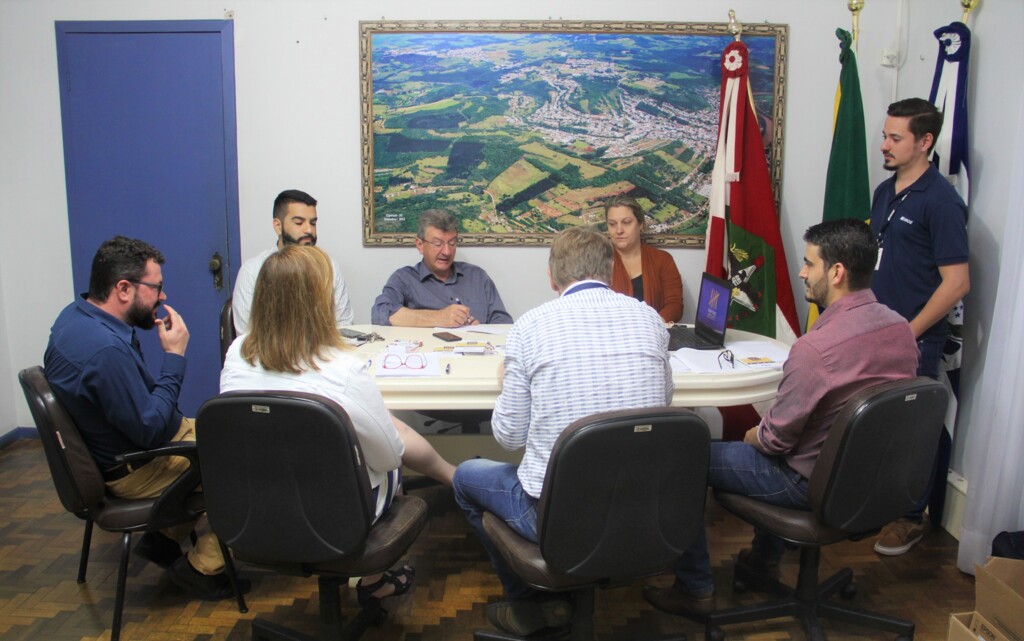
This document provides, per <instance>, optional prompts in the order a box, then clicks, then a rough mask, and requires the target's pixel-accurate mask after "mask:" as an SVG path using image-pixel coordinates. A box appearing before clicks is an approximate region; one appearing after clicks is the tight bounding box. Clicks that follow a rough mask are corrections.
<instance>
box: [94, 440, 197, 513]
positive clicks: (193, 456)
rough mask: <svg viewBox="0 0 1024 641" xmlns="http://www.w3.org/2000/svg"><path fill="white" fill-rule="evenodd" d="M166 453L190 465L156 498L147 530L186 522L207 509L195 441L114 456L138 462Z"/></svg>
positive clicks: (162, 455)
mask: <svg viewBox="0 0 1024 641" xmlns="http://www.w3.org/2000/svg"><path fill="white" fill-rule="evenodd" d="M165 456H181V457H184V458H186V459H188V463H189V465H188V468H187V469H185V471H184V472H182V473H181V475H180V476H179V477H178V478H176V479H175V480H174V481H173V482H171V484H170V485H168V486H167V487H166V488H165V489H164V491H163V492H162V493H161V494H160V496H158V497H157V498H156V501H155V502H154V503H153V508H152V509H151V510H150V513H149V518H148V519H147V524H146V529H147V530H149V531H153V530H160V529H163V528H166V527H171V526H174V525H179V524H181V523H187V522H188V521H191V520H194V519H196V518H198V517H199V516H200V515H201V514H202V513H203V512H205V511H206V508H205V505H204V504H203V501H202V498H201V495H200V496H199V498H197V493H199V492H201V489H200V485H201V484H202V482H203V479H202V474H201V473H200V470H199V450H198V449H197V448H196V444H195V442H194V441H177V442H174V443H167V444H165V445H161V446H160V447H156V448H153V449H151V450H140V451H136V452H125V453H123V454H118V455H117V456H115V457H114V460H116V461H117V462H118V463H139V462H146V461H152V460H153V459H156V458H160V457H165Z"/></svg>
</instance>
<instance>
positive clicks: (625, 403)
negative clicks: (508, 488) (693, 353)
mask: <svg viewBox="0 0 1024 641" xmlns="http://www.w3.org/2000/svg"><path fill="white" fill-rule="evenodd" d="M591 282H592V281H584V282H583V283H576V284H574V285H572V286H570V287H569V288H567V289H566V290H565V292H564V293H563V295H562V296H561V297H559V298H558V299H556V300H553V301H550V302H547V303H545V304H543V305H541V306H539V307H536V308H534V309H532V310H530V311H529V312H527V313H526V314H523V316H522V317H520V318H519V320H517V321H516V322H515V324H514V325H513V326H512V329H511V330H509V333H508V336H507V338H506V341H505V377H504V380H503V384H502V391H501V394H500V395H499V396H498V399H497V401H496V403H495V407H494V415H493V417H492V419H491V427H492V428H493V431H494V438H495V439H496V440H497V441H498V443H499V444H501V446H502V447H504V448H505V449H508V450H514V449H517V448H520V447H523V446H525V447H526V450H525V452H524V454H523V461H522V463H521V464H520V466H519V480H520V482H521V483H522V484H523V489H525V490H526V492H527V494H529V495H530V496H533V497H534V498H539V497H540V493H541V489H542V488H543V486H544V474H545V472H546V470H547V464H548V457H549V455H550V453H551V448H552V447H553V446H554V444H555V440H556V439H557V438H558V435H559V434H560V433H561V432H562V430H563V429H565V428H566V427H567V426H568V425H569V424H570V423H572V422H573V421H575V420H577V419H580V418H583V417H585V416H588V415H590V414H595V413H597V412H606V411H612V410H621V409H628V408H635V407H658V406H664V405H667V404H668V403H669V402H670V401H671V399H672V390H673V384H672V371H671V368H670V366H669V354H668V332H667V331H666V330H665V326H664V323H663V322H662V320H661V317H659V316H658V313H657V312H655V311H654V310H653V309H652V308H651V307H649V306H647V305H645V304H644V303H641V302H640V301H637V300H635V299H633V298H631V297H629V296H625V295H622V294H617V293H615V292H613V291H611V290H610V289H608V288H607V287H606V286H604V285H599V286H597V287H594V286H593V285H591V286H590V287H587V285H589V284H590V283H591Z"/></svg>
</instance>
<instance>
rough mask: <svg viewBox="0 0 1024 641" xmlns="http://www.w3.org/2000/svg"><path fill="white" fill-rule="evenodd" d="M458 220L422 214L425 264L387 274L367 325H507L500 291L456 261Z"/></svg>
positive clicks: (435, 212)
mask: <svg viewBox="0 0 1024 641" xmlns="http://www.w3.org/2000/svg"><path fill="white" fill-rule="evenodd" d="M458 244H459V221H458V219H456V218H455V216H454V215H452V214H451V213H450V212H448V211H445V210H442V209H428V210H427V211H425V212H423V213H422V214H421V215H420V227H419V231H417V232H416V249H418V250H419V252H420V255H422V256H423V260H422V261H420V262H419V263H417V264H415V265H411V266H408V267H402V268H401V269H399V270H397V271H396V272H395V273H394V274H392V275H391V278H389V279H388V282H387V283H386V284H385V285H384V291H382V292H381V294H380V296H378V297H377V300H376V301H375V302H374V304H373V310H372V311H371V313H370V322H372V323H373V324H374V325H394V326H396V327H461V326H463V325H477V324H479V323H511V322H512V317H511V316H510V315H509V313H508V312H506V311H505V304H504V303H502V302H501V296H500V295H498V288H497V287H495V286H494V281H492V280H491V278H490V276H488V275H487V272H485V271H484V270H483V269H481V268H479V267H477V266H475V265H470V264H469V263H463V262H456V260H455V251H456V249H457V247H458Z"/></svg>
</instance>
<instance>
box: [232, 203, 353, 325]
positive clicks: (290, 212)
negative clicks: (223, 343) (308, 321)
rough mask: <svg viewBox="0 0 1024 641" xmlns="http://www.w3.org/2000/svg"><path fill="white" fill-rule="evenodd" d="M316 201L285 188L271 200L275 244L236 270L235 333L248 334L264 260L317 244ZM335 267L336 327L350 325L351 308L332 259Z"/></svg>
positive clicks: (233, 305)
mask: <svg viewBox="0 0 1024 641" xmlns="http://www.w3.org/2000/svg"><path fill="white" fill-rule="evenodd" d="M316 223H317V214H316V199H315V198H313V197H312V196H310V195H309V194H307V193H306V192H304V191H299V190H298V189H288V190H286V191H282V192H281V193H280V194H278V195H277V198H275V199H274V233H276V234H277V244H276V245H274V246H273V247H271V248H270V249H268V250H266V251H265V252H263V253H261V254H259V255H257V256H254V257H252V258H250V259H249V260H247V261H245V263H243V264H242V268H241V269H240V270H238V279H237V280H236V281H235V291H234V293H233V294H232V295H231V311H232V315H233V316H234V318H235V331H236V332H238V333H239V334H244V333H246V332H247V331H249V313H250V311H251V309H252V292H253V290H254V289H255V288H256V277H257V276H259V274H260V268H261V267H263V262H264V261H265V260H267V257H268V256H270V255H271V254H273V253H274V252H276V251H277V250H279V249H281V248H282V247H284V246H285V245H316ZM331 265H332V266H333V267H334V318H335V320H336V321H337V324H338V327H344V326H345V325H351V324H352V320H353V315H352V305H351V304H350V303H349V302H348V290H347V289H346V288H345V279H344V278H342V277H341V269H339V268H338V264H337V263H336V262H334V259H333V258H332V259H331Z"/></svg>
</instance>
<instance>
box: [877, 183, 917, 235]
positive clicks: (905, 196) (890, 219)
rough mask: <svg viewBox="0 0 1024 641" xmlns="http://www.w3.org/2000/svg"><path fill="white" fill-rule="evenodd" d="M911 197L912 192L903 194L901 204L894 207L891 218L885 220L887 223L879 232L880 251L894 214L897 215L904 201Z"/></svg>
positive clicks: (898, 203) (890, 214)
mask: <svg viewBox="0 0 1024 641" xmlns="http://www.w3.org/2000/svg"><path fill="white" fill-rule="evenodd" d="M909 195H910V192H909V191H907V192H906V193H905V194H903V197H902V198H900V199H899V202H897V203H896V204H895V205H893V206H892V211H890V212H889V217H888V218H886V219H885V222H884V223H882V228H881V229H879V230H878V238H877V240H878V247H879V249H881V247H882V244H883V243H884V239H883V235H884V234H885V230H887V229H889V224H890V223H892V217H893V214H895V213H896V210H897V209H899V208H900V205H902V204H903V201H904V200H906V199H907V196H909Z"/></svg>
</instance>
